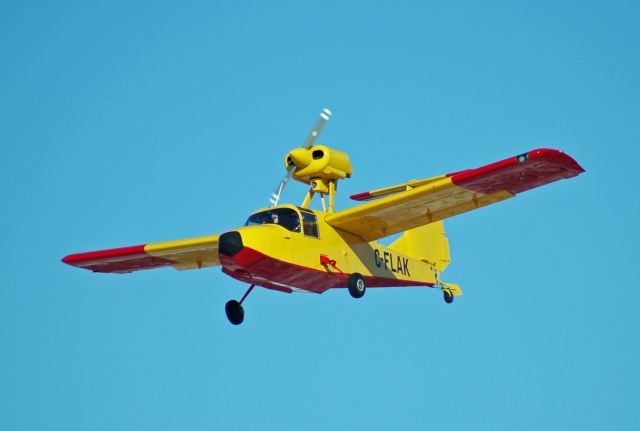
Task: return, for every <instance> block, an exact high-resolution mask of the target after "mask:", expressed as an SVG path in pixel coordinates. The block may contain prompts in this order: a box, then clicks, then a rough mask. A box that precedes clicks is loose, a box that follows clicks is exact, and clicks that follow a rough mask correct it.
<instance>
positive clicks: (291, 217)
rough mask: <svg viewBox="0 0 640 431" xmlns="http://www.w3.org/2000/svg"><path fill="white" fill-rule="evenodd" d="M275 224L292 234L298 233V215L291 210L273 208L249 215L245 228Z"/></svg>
mask: <svg viewBox="0 0 640 431" xmlns="http://www.w3.org/2000/svg"><path fill="white" fill-rule="evenodd" d="M260 224H277V225H280V226H282V227H283V228H285V229H287V230H290V231H292V232H300V215H299V214H298V212H297V211H296V210H294V209H292V208H273V209H268V210H265V211H260V212H258V213H255V214H251V216H249V218H248V219H247V222H246V223H245V224H244V225H245V226H256V225H260Z"/></svg>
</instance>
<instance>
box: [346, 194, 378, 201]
mask: <svg viewBox="0 0 640 431" xmlns="http://www.w3.org/2000/svg"><path fill="white" fill-rule="evenodd" d="M349 198H351V199H353V200H354V201H367V200H369V199H371V198H373V196H372V195H371V193H369V192H364V193H356V194H353V195H351V196H349Z"/></svg>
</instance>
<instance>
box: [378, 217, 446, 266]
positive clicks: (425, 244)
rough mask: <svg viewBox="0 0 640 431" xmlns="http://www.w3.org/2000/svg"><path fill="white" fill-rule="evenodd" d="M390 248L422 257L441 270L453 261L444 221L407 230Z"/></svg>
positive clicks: (424, 260) (417, 257) (415, 256)
mask: <svg viewBox="0 0 640 431" xmlns="http://www.w3.org/2000/svg"><path fill="white" fill-rule="evenodd" d="M389 248H391V249H393V250H396V251H398V252H400V253H404V254H406V255H408V256H411V257H414V258H416V259H420V260H421V261H423V262H426V263H428V264H429V265H431V266H433V267H434V268H436V269H437V270H438V271H439V272H442V271H444V270H445V268H446V267H447V265H449V262H450V261H451V257H450V256H449V240H448V239H447V236H446V235H445V233H444V223H443V222H442V221H436V222H433V223H429V224H428V225H424V226H420V227H417V228H415V229H411V230H408V231H405V232H404V234H402V236H401V237H400V238H398V239H397V240H396V241H395V242H394V243H393V244H391V245H390V246H389Z"/></svg>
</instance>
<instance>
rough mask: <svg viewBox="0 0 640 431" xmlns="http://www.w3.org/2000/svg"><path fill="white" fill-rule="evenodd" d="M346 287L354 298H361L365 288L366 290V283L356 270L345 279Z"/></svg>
mask: <svg viewBox="0 0 640 431" xmlns="http://www.w3.org/2000/svg"><path fill="white" fill-rule="evenodd" d="M347 287H348V288H349V293H350V294H351V296H353V297H354V298H362V297H363V296H364V292H365V290H367V285H366V284H365V282H364V277H363V276H362V275H361V274H358V273H357V272H356V273H355V274H351V275H350V276H349V278H348V279H347Z"/></svg>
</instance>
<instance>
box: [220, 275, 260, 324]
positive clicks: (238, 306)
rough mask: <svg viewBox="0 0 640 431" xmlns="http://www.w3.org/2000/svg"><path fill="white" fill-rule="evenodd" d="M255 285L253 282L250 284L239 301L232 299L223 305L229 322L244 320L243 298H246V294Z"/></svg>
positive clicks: (239, 322)
mask: <svg viewBox="0 0 640 431" xmlns="http://www.w3.org/2000/svg"><path fill="white" fill-rule="evenodd" d="M255 286H256V285H255V284H252V285H251V286H250V287H249V289H247V291H246V292H245V294H244V295H243V296H242V299H241V300H240V302H238V301H236V300H235V299H232V300H231V301H229V302H227V304H226V305H225V306H224V311H225V313H226V314H227V319H229V322H231V324H233V325H239V324H241V323H242V321H243V320H244V308H242V303H243V302H244V300H245V299H247V296H249V294H250V293H251V291H252V290H253V288H254V287H255Z"/></svg>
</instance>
